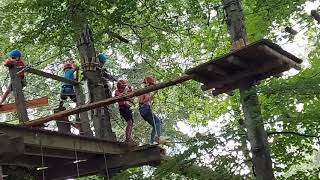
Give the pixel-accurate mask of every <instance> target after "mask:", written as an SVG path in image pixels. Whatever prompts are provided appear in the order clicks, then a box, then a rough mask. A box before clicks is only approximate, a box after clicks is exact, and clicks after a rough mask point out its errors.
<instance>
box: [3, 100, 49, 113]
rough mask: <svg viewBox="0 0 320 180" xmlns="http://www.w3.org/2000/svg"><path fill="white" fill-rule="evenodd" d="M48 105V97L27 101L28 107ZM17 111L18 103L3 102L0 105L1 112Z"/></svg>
mask: <svg viewBox="0 0 320 180" xmlns="http://www.w3.org/2000/svg"><path fill="white" fill-rule="evenodd" d="M48 105H49V102H48V97H42V98H38V99H33V100H29V101H26V107H27V108H28V109H30V108H37V107H43V106H48ZM15 111H17V107H16V103H9V104H3V105H1V106H0V112H1V113H6V112H15Z"/></svg>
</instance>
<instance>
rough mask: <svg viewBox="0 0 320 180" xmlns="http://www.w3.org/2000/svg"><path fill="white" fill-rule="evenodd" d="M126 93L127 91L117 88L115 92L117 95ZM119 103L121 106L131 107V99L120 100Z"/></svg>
mask: <svg viewBox="0 0 320 180" xmlns="http://www.w3.org/2000/svg"><path fill="white" fill-rule="evenodd" d="M124 93H125V91H124V92H120V91H119V90H118V89H117V90H116V92H115V93H114V95H115V96H122V95H123V94H124ZM118 105H119V107H120V106H125V107H131V105H130V103H129V101H120V102H118Z"/></svg>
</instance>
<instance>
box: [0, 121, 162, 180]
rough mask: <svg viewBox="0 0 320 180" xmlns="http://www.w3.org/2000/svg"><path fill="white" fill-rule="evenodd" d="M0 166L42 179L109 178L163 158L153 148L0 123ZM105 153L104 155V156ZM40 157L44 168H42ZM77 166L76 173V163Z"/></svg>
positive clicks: (152, 163) (153, 163)
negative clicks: (30, 172)
mask: <svg viewBox="0 0 320 180" xmlns="http://www.w3.org/2000/svg"><path fill="white" fill-rule="evenodd" d="M0 146H1V147H5V148H1V150H0V165H16V166H23V167H28V168H30V169H33V170H34V171H35V173H36V174H38V175H39V178H36V179H42V177H41V175H42V171H36V168H39V167H46V169H45V170H44V172H45V179H47V180H51V179H67V178H75V177H77V176H78V173H79V176H81V177H82V176H87V175H94V174H102V175H104V174H106V166H105V163H107V167H108V173H109V175H110V176H112V175H114V174H116V173H118V172H119V171H121V170H125V169H127V168H130V167H138V166H142V165H153V166H155V165H158V164H160V162H161V160H162V158H163V155H162V154H161V148H160V147H158V146H155V145H146V146H141V147H134V148H132V147H129V145H128V144H127V143H123V142H116V141H106V140H103V139H98V138H94V137H85V136H77V135H72V134H63V133H58V132H53V131H48V130H40V129H32V128H26V127H19V126H15V125H9V124H4V123H0ZM104 154H106V156H104ZM42 157H43V166H42ZM76 160H78V161H81V162H79V163H78V167H79V172H78V171H77V168H76V163H75V161H76Z"/></svg>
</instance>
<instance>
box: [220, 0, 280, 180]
mask: <svg viewBox="0 0 320 180" xmlns="http://www.w3.org/2000/svg"><path fill="white" fill-rule="evenodd" d="M222 3H223V6H224V9H225V13H226V20H227V26H228V30H229V33H230V37H231V43H232V48H233V49H234V50H235V49H239V48H241V47H243V46H245V45H246V44H247V35H246V30H245V23H244V17H243V13H242V7H241V0H223V1H222ZM240 98H241V104H242V110H243V114H244V116H245V121H244V125H245V128H246V129H247V131H246V132H247V138H248V140H249V142H250V145H251V153H252V161H253V166H254V172H255V174H256V178H257V180H273V179H275V177H274V175H273V170H272V161H271V157H270V150H269V146H268V139H267V133H266V131H265V129H264V126H263V120H262V115H261V110H260V104H259V100H258V95H257V91H256V89H255V87H254V86H253V82H250V80H248V81H245V82H240Z"/></svg>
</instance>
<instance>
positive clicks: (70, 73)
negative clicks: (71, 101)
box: [63, 69, 75, 86]
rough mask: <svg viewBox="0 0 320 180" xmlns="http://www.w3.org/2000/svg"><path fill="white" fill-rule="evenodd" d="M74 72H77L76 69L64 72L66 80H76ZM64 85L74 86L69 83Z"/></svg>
mask: <svg viewBox="0 0 320 180" xmlns="http://www.w3.org/2000/svg"><path fill="white" fill-rule="evenodd" d="M74 72H75V70H74V69H66V70H65V71H64V78H66V79H68V80H74ZM63 85H70V86H72V85H71V84H68V83H63Z"/></svg>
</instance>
